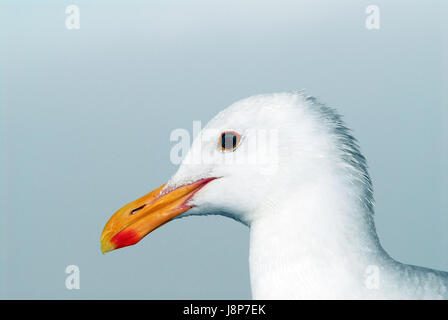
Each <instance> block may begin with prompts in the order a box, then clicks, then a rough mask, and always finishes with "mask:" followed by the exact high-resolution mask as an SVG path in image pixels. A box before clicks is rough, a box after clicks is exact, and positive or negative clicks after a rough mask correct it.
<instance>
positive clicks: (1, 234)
mask: <svg viewBox="0 0 448 320" xmlns="http://www.w3.org/2000/svg"><path fill="white" fill-rule="evenodd" d="M443 2H445V3H446V1H423V0H421V1H411V0H409V1H390V0H388V1H374V2H371V1H342V0H339V1H334V0H332V1H329V0H328V1H317V0H300V1H299V0H298V1H259V0H257V1H239V0H238V1H237V0H226V1H205V0H204V1H166V0H163V1H162V0H161V1H124V0H123V1H91V0H89V1H80V0H74V1H72V2H69V1H39V2H38V3H37V2H36V3H35V2H31V1H29V2H28V1H17V0H14V1H12V0H11V1H1V6H0V51H1V52H0V59H1V60H0V81H1V82H0V107H1V118H0V121H1V122H0V130H1V132H0V138H1V149H0V150H1V158H0V161H1V173H0V174H1V176H0V178H1V179H0V188H1V189H0V196H1V207H0V210H1V212H0V214H1V216H0V258H1V261H0V297H1V298H44V299H45V298H60V299H74V298H75V299H76V298H125V299H126V298H137V299H138V298H150V299H158V298H174V299H177V298H210V299H215V298H235V299H239V298H250V287H249V273H248V240H249V232H248V231H249V230H248V228H246V227H244V226H243V225H240V224H238V223H236V222H234V221H232V220H230V219H226V218H223V217H195V218H188V219H181V220H177V221H174V222H172V223H169V224H167V225H165V226H163V227H162V228H160V229H158V230H157V231H155V232H154V233H153V234H151V235H150V236H149V237H147V238H145V239H144V240H143V241H142V242H140V243H139V244H138V245H136V246H133V247H129V248H127V249H125V250H118V251H116V252H112V253H110V254H107V255H104V256H103V255H102V254H101V252H100V246H99V236H100V233H101V230H102V228H103V226H104V224H105V223H106V221H107V220H108V218H109V217H110V216H111V214H113V213H114V212H115V211H116V210H117V209H118V208H120V207H121V206H122V205H123V204H125V203H127V202H128V201H131V200H134V199H135V198H137V197H138V196H141V195H143V194H145V193H147V192H148V191H150V190H152V189H153V188H155V187H158V186H159V185H160V184H162V183H163V182H165V181H166V180H167V179H168V178H169V177H170V176H171V175H172V174H174V172H175V171H176V166H175V165H173V164H171V163H170V159H169V153H170V149H171V147H172V146H173V144H174V143H172V142H170V140H169V136H170V133H171V131H172V130H173V129H176V128H186V129H188V130H190V131H191V130H192V121H193V120H202V122H203V124H205V123H206V122H207V121H208V120H209V119H210V118H211V117H213V116H214V115H215V114H216V113H217V112H218V111H219V110H221V109H223V108H224V107H226V106H228V105H229V104H230V103H232V102H234V101H236V100H238V99H240V98H244V97H246V96H250V95H252V94H258V93H268V92H277V91H290V90H297V89H302V88H306V89H307V91H308V93H309V94H312V95H315V96H317V97H319V98H320V99H321V100H322V101H324V102H326V103H328V104H330V105H332V106H335V107H337V108H338V110H339V111H340V112H341V113H342V114H343V115H344V117H345V119H346V122H347V124H348V126H349V127H351V128H352V129H354V133H355V136H356V137H357V138H358V140H359V141H360V144H361V147H362V150H363V152H364V154H365V156H366V157H367V159H368V163H369V165H370V173H371V176H372V178H373V182H374V186H375V198H376V203H377V205H376V222H377V228H378V233H379V235H380V238H381V239H382V243H383V245H384V247H385V248H386V250H387V251H388V252H389V253H390V254H391V255H392V256H393V257H395V258H397V259H398V260H400V261H402V262H406V263H411V264H418V265H425V266H428V267H433V268H438V269H444V270H448V251H447V244H448V235H447V234H448V233H447V231H448V213H447V208H448V200H447V194H448V170H447V163H448V148H447V140H448V125H447V123H448V121H447V120H448V116H447V115H448V111H447V108H448V97H447V92H448V90H447V81H448V77H447V70H448V65H447V60H448V54H447V52H448V50H447V41H446V39H447V33H448V25H447V23H446V22H445V21H446V20H447V19H448V10H447V5H446V4H443ZM372 3H373V4H376V5H379V7H380V9H381V29H380V30H374V31H369V30H367V29H366V28H365V27H364V20H365V18H366V14H365V12H364V11H365V8H366V6H367V5H369V4H372ZM70 4H76V5H78V6H79V8H80V11H81V29H80V30H67V29H66V28H65V18H66V15H65V7H66V6H67V5H70ZM69 264H75V265H78V266H79V267H80V270H81V289H80V290H71V291H69V290H67V289H66V288H65V277H66V274H65V267H66V266H67V265H69Z"/></svg>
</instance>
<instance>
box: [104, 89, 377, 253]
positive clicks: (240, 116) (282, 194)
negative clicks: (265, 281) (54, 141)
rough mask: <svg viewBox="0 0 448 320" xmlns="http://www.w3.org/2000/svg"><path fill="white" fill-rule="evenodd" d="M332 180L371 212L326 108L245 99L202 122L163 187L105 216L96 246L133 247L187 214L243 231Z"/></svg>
mask: <svg viewBox="0 0 448 320" xmlns="http://www.w3.org/2000/svg"><path fill="white" fill-rule="evenodd" d="M330 177H332V178H330ZM338 179H339V180H344V181H343V182H342V183H346V184H347V185H352V186H357V187H356V188H352V190H354V194H353V197H355V198H358V199H361V200H362V201H361V202H362V204H363V205H364V206H366V207H367V208H368V209H371V208H370V207H371V204H372V201H373V200H372V194H371V193H372V191H371V184H370V179H369V176H368V174H367V170H366V165H365V161H364V158H363V157H362V155H361V154H360V152H359V150H358V147H357V144H356V141H355V140H354V139H353V138H352V136H351V135H350V133H349V131H348V129H346V127H345V126H344V125H343V123H342V121H341V119H340V117H339V116H338V115H337V114H336V112H335V111H334V110H333V109H331V108H329V107H327V106H325V105H323V104H320V103H318V102H317V101H316V100H315V99H314V98H312V97H308V96H306V95H305V94H304V93H302V92H299V93H277V94H267V95H257V96H253V97H250V98H246V99H243V100H241V101H238V102H236V103H234V104H232V105H231V106H229V107H228V108H226V109H224V110H223V111H221V112H220V113H219V114H217V115H216V116H215V117H214V118H213V119H212V120H210V121H209V123H208V124H207V125H206V126H205V127H204V128H203V129H202V130H201V132H200V133H199V134H198V136H197V137H196V138H195V140H194V141H193V144H192V146H191V148H190V149H189V151H188V153H187V155H186V156H185V158H184V159H183V161H182V163H181V164H180V166H179V169H178V171H177V172H176V173H175V174H174V175H173V176H172V177H171V179H169V180H168V182H167V183H165V184H163V185H162V186H160V187H159V188H157V189H155V190H153V191H151V192H150V193H148V194H146V195H144V196H142V197H140V198H138V199H137V200H135V201H133V202H130V203H129V204H127V205H125V206H124V207H122V208H121V209H119V210H118V211H117V212H116V213H115V214H114V215H113V216H112V217H111V218H110V220H109V221H108V222H107V224H106V226H105V227H104V230H103V233H102V235H101V249H102V251H103V253H105V252H108V251H111V250H114V249H118V248H122V247H126V246H130V245H133V244H136V243H137V242H139V241H140V240H141V239H142V238H143V237H145V236H146V235H147V234H149V233H150V232H151V231H153V230H155V229H156V228H158V227H160V226H161V225H163V224H165V223H167V222H169V221H171V220H173V219H177V218H181V217H185V216H189V215H208V214H215V215H216V214H217V215H223V216H227V217H230V218H233V219H235V220H237V221H240V222H242V223H244V224H246V225H248V226H250V225H251V224H252V223H254V222H256V221H257V220H259V219H263V218H265V217H266V216H272V215H275V214H278V210H276V208H279V207H281V206H282V204H283V203H284V202H286V201H291V199H288V198H289V196H290V195H291V194H292V193H293V192H294V195H296V197H295V198H296V200H294V201H298V202H299V201H300V195H302V196H303V197H306V196H307V194H308V193H307V190H310V188H311V189H314V188H319V187H320V186H326V187H327V188H329V187H330V186H331V184H334V183H335V180H338ZM338 182H341V181H338Z"/></svg>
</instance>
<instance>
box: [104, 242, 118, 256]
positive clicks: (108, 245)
mask: <svg viewBox="0 0 448 320" xmlns="http://www.w3.org/2000/svg"><path fill="white" fill-rule="evenodd" d="M114 249H115V246H114V245H113V244H111V243H110V242H109V241H106V242H101V253H102V254H103V255H104V254H106V253H107V252H109V251H112V250H114Z"/></svg>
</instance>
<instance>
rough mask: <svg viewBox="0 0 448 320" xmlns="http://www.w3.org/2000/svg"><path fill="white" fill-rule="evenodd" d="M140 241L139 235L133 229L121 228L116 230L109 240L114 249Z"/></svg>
mask: <svg viewBox="0 0 448 320" xmlns="http://www.w3.org/2000/svg"><path fill="white" fill-rule="evenodd" d="M139 241H140V237H139V235H138V234H137V232H135V231H134V230H123V231H120V232H118V233H117V234H116V235H115V236H113V238H112V239H110V242H111V243H112V244H113V245H114V246H115V249H119V248H123V247H127V246H132V245H133V244H136V243H137V242H139Z"/></svg>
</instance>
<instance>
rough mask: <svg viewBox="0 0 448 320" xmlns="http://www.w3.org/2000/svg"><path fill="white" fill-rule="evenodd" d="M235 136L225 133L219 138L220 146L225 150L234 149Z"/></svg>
mask: <svg viewBox="0 0 448 320" xmlns="http://www.w3.org/2000/svg"><path fill="white" fill-rule="evenodd" d="M237 140H238V138H237V136H236V135H235V134H234V133H231V132H227V133H223V135H222V136H221V146H222V148H223V149H225V150H232V149H233V148H235V147H236V143H237Z"/></svg>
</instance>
